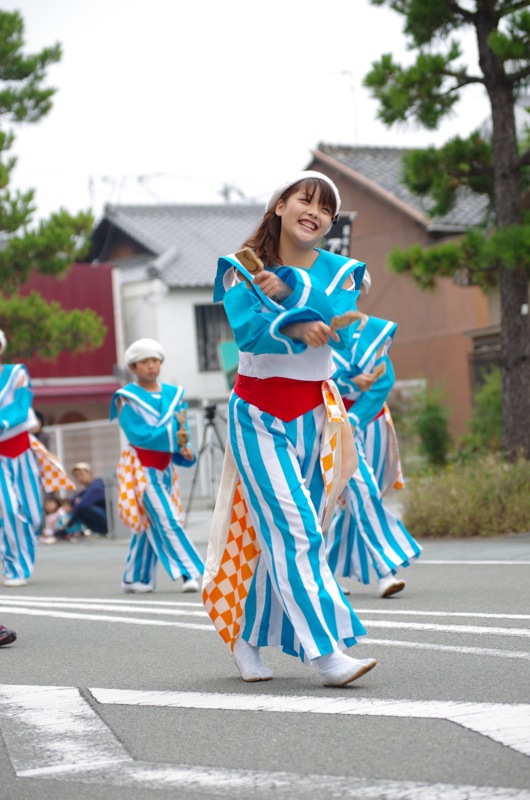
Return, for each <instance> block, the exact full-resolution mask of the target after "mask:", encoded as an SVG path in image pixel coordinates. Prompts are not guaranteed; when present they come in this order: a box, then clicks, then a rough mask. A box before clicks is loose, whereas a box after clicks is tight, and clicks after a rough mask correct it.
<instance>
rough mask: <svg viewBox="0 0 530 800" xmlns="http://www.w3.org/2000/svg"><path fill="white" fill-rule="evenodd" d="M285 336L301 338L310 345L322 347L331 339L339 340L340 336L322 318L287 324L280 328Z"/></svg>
mask: <svg viewBox="0 0 530 800" xmlns="http://www.w3.org/2000/svg"><path fill="white" fill-rule="evenodd" d="M280 331H281V333H283V334H284V336H289V338H290V339H299V340H300V341H301V342H303V343H304V344H306V345H307V346H308V347H322V345H324V344H329V340H330V339H334V340H335V341H336V342H338V341H339V336H338V334H337V333H335V331H333V330H332V329H331V328H330V327H329V325H326V323H325V322H321V321H320V320H317V321H314V322H293V323H292V324H291V325H286V326H285V327H284V328H280Z"/></svg>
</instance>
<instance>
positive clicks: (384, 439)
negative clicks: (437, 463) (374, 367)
mask: <svg viewBox="0 0 530 800" xmlns="http://www.w3.org/2000/svg"><path fill="white" fill-rule="evenodd" d="M364 450H365V455H366V461H367V462H368V464H369V465H370V466H371V467H372V469H373V471H374V475H375V479H376V481H377V483H378V485H379V489H380V490H381V494H382V495H383V496H384V495H385V494H386V493H387V492H389V491H390V490H391V489H403V488H404V486H405V482H404V480H403V475H402V470H401V458H400V455H399V442H398V438H397V434H396V430H395V428H394V422H393V420H392V414H391V413H390V409H389V407H388V405H387V404H386V403H385V404H384V407H383V413H382V414H379V415H378V416H377V418H376V419H374V420H372V422H370V424H369V425H368V426H367V428H366V435H365V439H364Z"/></svg>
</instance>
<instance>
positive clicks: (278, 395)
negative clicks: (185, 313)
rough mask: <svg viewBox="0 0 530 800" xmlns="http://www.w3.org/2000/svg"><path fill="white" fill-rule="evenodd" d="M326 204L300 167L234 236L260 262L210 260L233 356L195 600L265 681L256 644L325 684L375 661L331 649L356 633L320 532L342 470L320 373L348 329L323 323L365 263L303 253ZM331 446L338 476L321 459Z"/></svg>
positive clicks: (330, 397) (331, 216)
mask: <svg viewBox="0 0 530 800" xmlns="http://www.w3.org/2000/svg"><path fill="white" fill-rule="evenodd" d="M339 207H340V197H339V193H338V190H337V188H336V186H335V184H334V183H333V182H332V181H331V180H330V179H329V178H328V177H327V176H325V175H323V174H321V173H316V172H302V173H299V174H298V175H296V176H295V177H294V178H293V179H292V180H290V181H287V182H286V183H284V184H282V185H281V186H279V187H278V188H277V189H276V190H275V191H274V192H273V194H272V196H271V198H270V200H269V202H268V203H267V207H266V212H265V216H264V217H263V220H262V222H261V224H260V226H259V227H258V229H257V231H256V233H255V234H254V235H253V236H252V237H251V238H250V239H249V240H248V241H247V242H246V243H245V244H246V246H247V247H250V248H253V251H254V253H255V254H256V255H257V256H258V257H259V259H260V260H261V261H262V262H265V264H266V265H267V268H266V269H265V270H263V269H261V267H262V265H261V263H260V261H258V262H257V263H256V265H255V266H253V264H252V256H253V254H252V251H251V252H250V254H249V253H246V255H247V256H248V257H249V259H250V260H249V259H247V258H246V257H245V253H242V254H239V257H238V254H235V255H231V256H226V257H224V258H221V259H220V260H219V264H218V272H217V278H216V288H215V292H214V300H220V299H223V300H224V306H225V309H226V312H227V315H228V319H229V321H230V324H231V326H232V329H233V332H234V336H235V339H236V342H237V344H238V347H239V350H240V360H239V372H238V376H237V379H236V383H235V387H234V390H233V392H232V394H231V396H230V400H229V413H228V436H229V441H228V445H227V449H226V456H225V464H224V467H223V475H222V478H221V486H220V490H219V494H218V499H217V503H216V508H215V512H214V518H213V524H212V532H211V536H210V542H209V547H208V555H207V560H206V571H205V577H204V584H203V600H204V603H205V607H206V609H207V611H208V613H209V614H210V616H211V618H212V620H213V622H214V625H215V626H216V628H217V630H218V631H219V633H220V634H221V636H222V638H223V639H224V640H225V642H227V644H229V646H230V648H231V649H232V653H233V657H234V660H235V663H236V665H237V667H238V669H239V671H240V673H241V676H242V678H243V680H246V681H259V680H269V679H270V678H272V672H271V670H270V669H269V668H268V667H267V666H266V665H265V664H264V662H263V661H262V659H261V654H260V651H259V648H260V647H262V646H264V645H274V646H276V647H278V648H280V649H281V650H283V652H285V653H288V654H290V655H293V656H298V657H300V658H301V659H302V661H304V662H305V663H308V662H310V663H312V664H313V665H314V666H315V667H316V669H317V671H318V673H319V676H320V679H321V681H322V683H324V684H325V685H328V686H343V685H346V684H348V683H350V682H351V681H353V680H355V679H356V678H359V677H360V676H361V675H363V674H364V673H366V672H367V671H368V670H370V669H372V667H374V666H375V664H376V662H375V660H374V659H370V658H368V659H355V658H351V657H350V656H348V655H346V654H345V653H343V652H342V651H343V650H344V649H346V648H347V647H350V646H351V645H354V644H356V643H357V639H358V638H359V637H360V636H362V635H364V634H365V630H364V627H363V626H362V624H361V623H360V621H359V619H358V618H357V616H356V614H355V613H354V611H353V610H352V608H351V607H350V605H349V604H348V602H347V600H346V598H345V597H344V595H343V593H342V591H341V589H340V587H339V585H338V583H337V581H336V580H335V578H334V576H333V574H332V572H331V570H330V568H329V565H328V563H327V560H326V556H325V546H324V539H323V535H322V529H323V525H324V526H325V525H326V524H327V520H328V519H329V516H330V515H329V511H330V510H331V508H332V507H333V505H334V502H335V500H336V496H337V492H338V490H339V488H340V484H341V479H342V485H344V482H345V480H347V477H348V476H349V475H350V474H351V472H352V471H353V469H354V468H355V460H354V459H355V454H354V447H353V437H352V436H351V429H350V428H349V426H348V425H347V424H345V421H346V414H345V411H344V407H343V405H342V402H341V399H340V395H339V394H338V392H337V390H336V387H335V386H334V384H333V383H332V381H330V376H331V373H332V369H333V364H332V358H331V354H332V348H333V347H339V348H344V347H347V346H349V343H350V338H351V326H349V327H345V328H342V329H339V330H336V329H335V328H336V327H337V325H340V324H342V322H343V321H344V320H338V319H337V317H338V316H340V315H341V314H342V313H343V312H344V311H346V310H348V309H352V308H354V307H355V300H356V297H357V295H358V291H357V289H356V286H355V278H356V277H357V281H358V286H360V281H361V278H362V273H363V271H364V264H362V263H360V262H358V261H356V260H355V259H348V258H344V257H342V256H338V255H335V254H332V253H329V252H327V251H322V250H319V249H317V248H316V246H317V245H318V244H319V242H320V241H321V240H322V238H323V237H324V236H325V235H326V233H327V232H328V230H329V229H330V227H331V225H332V223H333V221H334V220H335V219H336V217H337V214H338V211H339ZM244 263H248V264H249V266H250V270H253V271H254V270H256V273H255V274H252V272H251V271H249V269H248V268H245V267H244V266H243V264H244ZM287 265H289V266H287ZM346 321H351V317H347V318H346ZM341 448H342V465H343V467H344V472H345V474H343V475H340V474H339V470H338V469H337V467H336V465H337V464H338V463H339V462H340V459H337V461H336V462H334V455H338V453H339V450H340V449H341Z"/></svg>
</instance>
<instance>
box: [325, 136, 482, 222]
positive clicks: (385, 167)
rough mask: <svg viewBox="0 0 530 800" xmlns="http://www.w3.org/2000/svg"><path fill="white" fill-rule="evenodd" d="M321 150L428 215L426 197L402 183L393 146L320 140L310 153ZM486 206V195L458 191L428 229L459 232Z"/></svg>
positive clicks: (477, 219)
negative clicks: (449, 205)
mask: <svg viewBox="0 0 530 800" xmlns="http://www.w3.org/2000/svg"><path fill="white" fill-rule="evenodd" d="M319 152H320V153H324V154H325V155H327V156H328V157H330V158H333V159H335V160H336V161H338V162H339V164H342V165H344V166H345V167H348V168H349V169H351V170H354V171H355V172H357V173H359V174H360V175H362V176H363V177H364V178H367V179H368V180H370V181H372V182H373V183H374V184H375V185H377V186H379V187H380V188H382V189H384V190H385V191H386V192H388V193H390V194H391V195H394V196H395V197H396V198H397V199H398V200H400V201H401V202H403V203H405V204H406V205H408V206H410V207H411V208H412V209H414V210H415V211H417V212H419V213H420V214H424V215H425V216H426V217H428V216H429V214H428V209H429V205H430V198H428V197H427V198H421V197H418V196H417V195H415V194H413V193H412V192H411V191H409V189H408V188H407V187H406V186H405V184H404V182H403V179H402V171H403V166H402V159H403V156H404V154H405V153H406V152H408V151H407V150H406V149H404V148H397V147H356V146H354V145H333V144H325V143H323V142H321V143H320V144H319V145H317V148H316V150H314V151H313V153H314V156H315V157H316V158H318V154H319ZM487 208H488V198H487V197H486V196H485V195H477V194H475V193H473V192H471V191H469V190H461V191H460V192H459V197H458V200H457V202H456V203H455V206H454V208H453V209H452V210H451V211H450V212H449V213H448V214H445V215H444V216H439V217H432V218H431V219H430V220H429V223H430V224H429V229H431V230H444V231H448V232H449V231H450V230H454V231H461V230H465V229H466V228H469V227H471V226H473V225H480V224H481V223H482V222H483V220H484V217H485V214H486V211H487Z"/></svg>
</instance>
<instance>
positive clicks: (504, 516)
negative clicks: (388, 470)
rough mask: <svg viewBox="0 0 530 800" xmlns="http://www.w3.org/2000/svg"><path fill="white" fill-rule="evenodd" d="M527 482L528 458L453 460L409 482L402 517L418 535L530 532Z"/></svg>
mask: <svg viewBox="0 0 530 800" xmlns="http://www.w3.org/2000/svg"><path fill="white" fill-rule="evenodd" d="M529 487H530V462H529V461H525V460H521V461H518V462H517V463H515V464H508V463H506V462H505V461H503V460H502V458H501V457H500V456H498V455H497V456H496V455H488V456H484V457H483V458H481V459H475V460H473V461H469V462H465V463H463V464H453V465H451V466H449V467H447V468H446V469H444V470H437V471H436V472H432V473H427V474H426V475H424V476H422V477H418V478H416V479H414V480H411V481H409V482H408V484H407V490H406V492H405V496H404V499H403V504H404V506H403V508H404V512H403V522H404V524H405V526H406V528H407V529H408V530H409V531H410V532H411V534H412V535H413V536H415V537H417V538H420V539H421V538H425V537H429V536H430V537H451V536H452V537H464V536H498V535H500V534H506V533H523V532H524V533H526V532H530V488H529Z"/></svg>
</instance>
